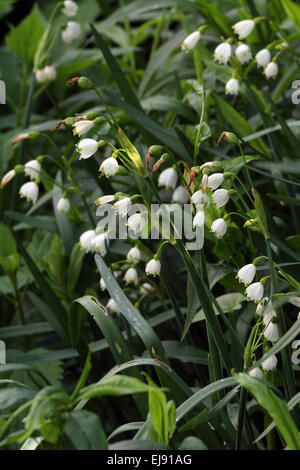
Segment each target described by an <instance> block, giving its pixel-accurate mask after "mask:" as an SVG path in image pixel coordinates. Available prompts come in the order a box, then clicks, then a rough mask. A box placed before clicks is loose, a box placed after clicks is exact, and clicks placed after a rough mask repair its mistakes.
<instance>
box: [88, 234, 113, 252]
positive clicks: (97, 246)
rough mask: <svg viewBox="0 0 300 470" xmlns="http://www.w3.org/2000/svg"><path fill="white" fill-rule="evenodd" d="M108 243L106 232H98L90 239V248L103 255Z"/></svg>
mask: <svg viewBox="0 0 300 470" xmlns="http://www.w3.org/2000/svg"><path fill="white" fill-rule="evenodd" d="M108 245H109V238H108V236H107V235H106V233H99V235H96V236H95V237H94V238H93V239H92V241H91V250H92V251H95V252H96V253H100V255H101V256H105V255H106V253H107V247H108Z"/></svg>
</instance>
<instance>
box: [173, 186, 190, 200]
mask: <svg viewBox="0 0 300 470" xmlns="http://www.w3.org/2000/svg"><path fill="white" fill-rule="evenodd" d="M188 200H189V195H188V192H187V190H186V189H185V188H184V187H183V186H178V187H177V188H176V189H175V191H174V193H173V196H172V201H174V202H178V203H179V204H186V203H187V202H188Z"/></svg>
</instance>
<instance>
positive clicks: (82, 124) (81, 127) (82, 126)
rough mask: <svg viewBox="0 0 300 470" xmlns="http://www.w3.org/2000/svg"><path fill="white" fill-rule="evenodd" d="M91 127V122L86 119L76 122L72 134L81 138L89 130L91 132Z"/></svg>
mask: <svg viewBox="0 0 300 470" xmlns="http://www.w3.org/2000/svg"><path fill="white" fill-rule="evenodd" d="M93 125H94V124H93V121H89V120H88V119H83V120H81V121H77V122H75V124H73V127H74V129H73V134H74V135H78V136H79V137H81V136H82V135H83V134H86V133H87V132H88V131H89V130H91V129H92V127H93Z"/></svg>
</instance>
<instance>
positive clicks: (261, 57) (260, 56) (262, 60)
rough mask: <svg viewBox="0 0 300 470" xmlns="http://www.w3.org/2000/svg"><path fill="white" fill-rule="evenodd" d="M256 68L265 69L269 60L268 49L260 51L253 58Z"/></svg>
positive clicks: (269, 53)
mask: <svg viewBox="0 0 300 470" xmlns="http://www.w3.org/2000/svg"><path fill="white" fill-rule="evenodd" d="M255 60H256V64H257V66H258V67H265V66H266V65H268V63H269V62H270V60H271V52H270V51H269V50H268V49H261V50H260V51H258V53H257V54H256V56H255Z"/></svg>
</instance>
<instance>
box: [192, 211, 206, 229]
mask: <svg viewBox="0 0 300 470" xmlns="http://www.w3.org/2000/svg"><path fill="white" fill-rule="evenodd" d="M204 222H205V215H204V212H203V211H201V210H200V211H198V212H197V213H196V215H195V217H194V219H193V227H194V228H195V227H199V228H203V227H204Z"/></svg>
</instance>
